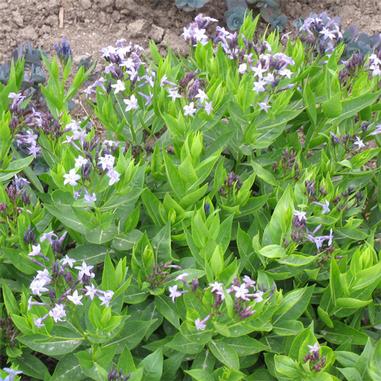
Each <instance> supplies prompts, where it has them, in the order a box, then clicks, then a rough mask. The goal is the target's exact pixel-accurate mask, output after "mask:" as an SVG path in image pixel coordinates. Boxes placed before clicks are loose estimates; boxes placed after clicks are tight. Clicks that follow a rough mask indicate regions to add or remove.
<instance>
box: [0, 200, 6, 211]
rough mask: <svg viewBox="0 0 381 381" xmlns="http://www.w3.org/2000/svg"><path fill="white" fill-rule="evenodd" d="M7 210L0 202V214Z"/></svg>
mask: <svg viewBox="0 0 381 381" xmlns="http://www.w3.org/2000/svg"><path fill="white" fill-rule="evenodd" d="M6 210H7V204H6V203H4V202H0V213H3V212H5V211H6Z"/></svg>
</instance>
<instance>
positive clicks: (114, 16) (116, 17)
mask: <svg viewBox="0 0 381 381" xmlns="http://www.w3.org/2000/svg"><path fill="white" fill-rule="evenodd" d="M111 17H112V20H113V21H114V22H119V21H120V12H118V11H114V12H112V15H111Z"/></svg>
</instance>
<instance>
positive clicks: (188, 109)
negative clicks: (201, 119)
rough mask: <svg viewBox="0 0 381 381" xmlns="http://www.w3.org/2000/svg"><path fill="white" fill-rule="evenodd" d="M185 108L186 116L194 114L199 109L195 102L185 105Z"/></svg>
mask: <svg viewBox="0 0 381 381" xmlns="http://www.w3.org/2000/svg"><path fill="white" fill-rule="evenodd" d="M183 109H184V115H185V116H188V115H189V116H193V115H194V114H195V113H196V112H197V109H196V108H195V107H194V102H191V103H190V104H189V105H185V106H184V108H183Z"/></svg>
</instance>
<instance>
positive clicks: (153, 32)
mask: <svg viewBox="0 0 381 381" xmlns="http://www.w3.org/2000/svg"><path fill="white" fill-rule="evenodd" d="M164 32H165V31H164V29H163V28H162V27H160V26H157V25H155V24H153V25H151V29H150V32H149V37H150V38H151V39H152V40H154V41H155V42H157V43H160V42H161V41H163V37H164Z"/></svg>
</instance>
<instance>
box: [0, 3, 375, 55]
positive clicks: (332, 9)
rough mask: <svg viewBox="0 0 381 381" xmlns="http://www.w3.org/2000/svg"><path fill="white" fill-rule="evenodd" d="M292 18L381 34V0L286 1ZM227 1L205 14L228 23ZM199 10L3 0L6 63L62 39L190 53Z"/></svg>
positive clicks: (1, 48) (77, 44)
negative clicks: (19, 50)
mask: <svg viewBox="0 0 381 381" xmlns="http://www.w3.org/2000/svg"><path fill="white" fill-rule="evenodd" d="M281 1H283V3H282V7H283V10H284V13H285V14H286V15H287V16H288V17H289V20H290V22H289V29H291V28H292V22H293V21H295V20H296V19H298V18H300V17H305V16H308V15H309V14H310V13H311V12H317V13H320V12H322V11H327V12H329V14H331V15H335V16H339V17H341V19H342V22H343V25H344V26H347V25H350V24H354V25H357V26H358V27H359V29H360V30H362V31H365V32H368V33H375V32H377V33H380V32H381V0H281ZM224 10H225V5H224V0H210V1H209V3H208V4H207V5H206V6H205V7H204V8H203V9H201V12H202V13H204V14H207V15H209V16H212V17H215V18H217V19H218V20H220V24H223V23H224V22H223V15H224ZM195 15H196V12H190V13H186V12H182V11H179V10H178V9H177V8H176V7H175V5H174V0H0V62H2V61H4V60H5V59H7V58H9V56H10V54H11V52H12V50H13V48H15V47H16V46H17V45H18V44H19V43H21V42H24V41H32V42H33V44H34V46H35V47H41V48H43V49H44V50H46V51H49V50H51V49H52V47H53V45H54V43H57V42H58V41H59V40H60V39H61V38H62V37H66V38H67V39H68V40H69V41H70V44H71V47H72V50H73V52H74V56H75V57H76V59H78V60H80V59H81V58H84V57H85V56H87V55H91V56H93V57H95V58H97V57H99V51H100V49H101V48H102V47H105V46H108V45H112V44H114V43H115V41H116V40H117V39H120V38H125V39H127V40H132V41H134V42H137V43H139V44H141V45H143V46H147V42H148V40H149V39H153V40H154V41H155V42H156V43H157V44H159V45H160V46H161V47H163V48H164V47H168V46H169V47H171V48H173V49H175V50H176V51H178V52H180V53H184V52H186V51H187V47H186V45H185V43H184V41H183V39H182V38H181V36H180V35H181V32H182V28H183V27H184V26H185V25H187V24H188V23H190V22H191V21H192V19H193V18H194V17H195Z"/></svg>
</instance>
